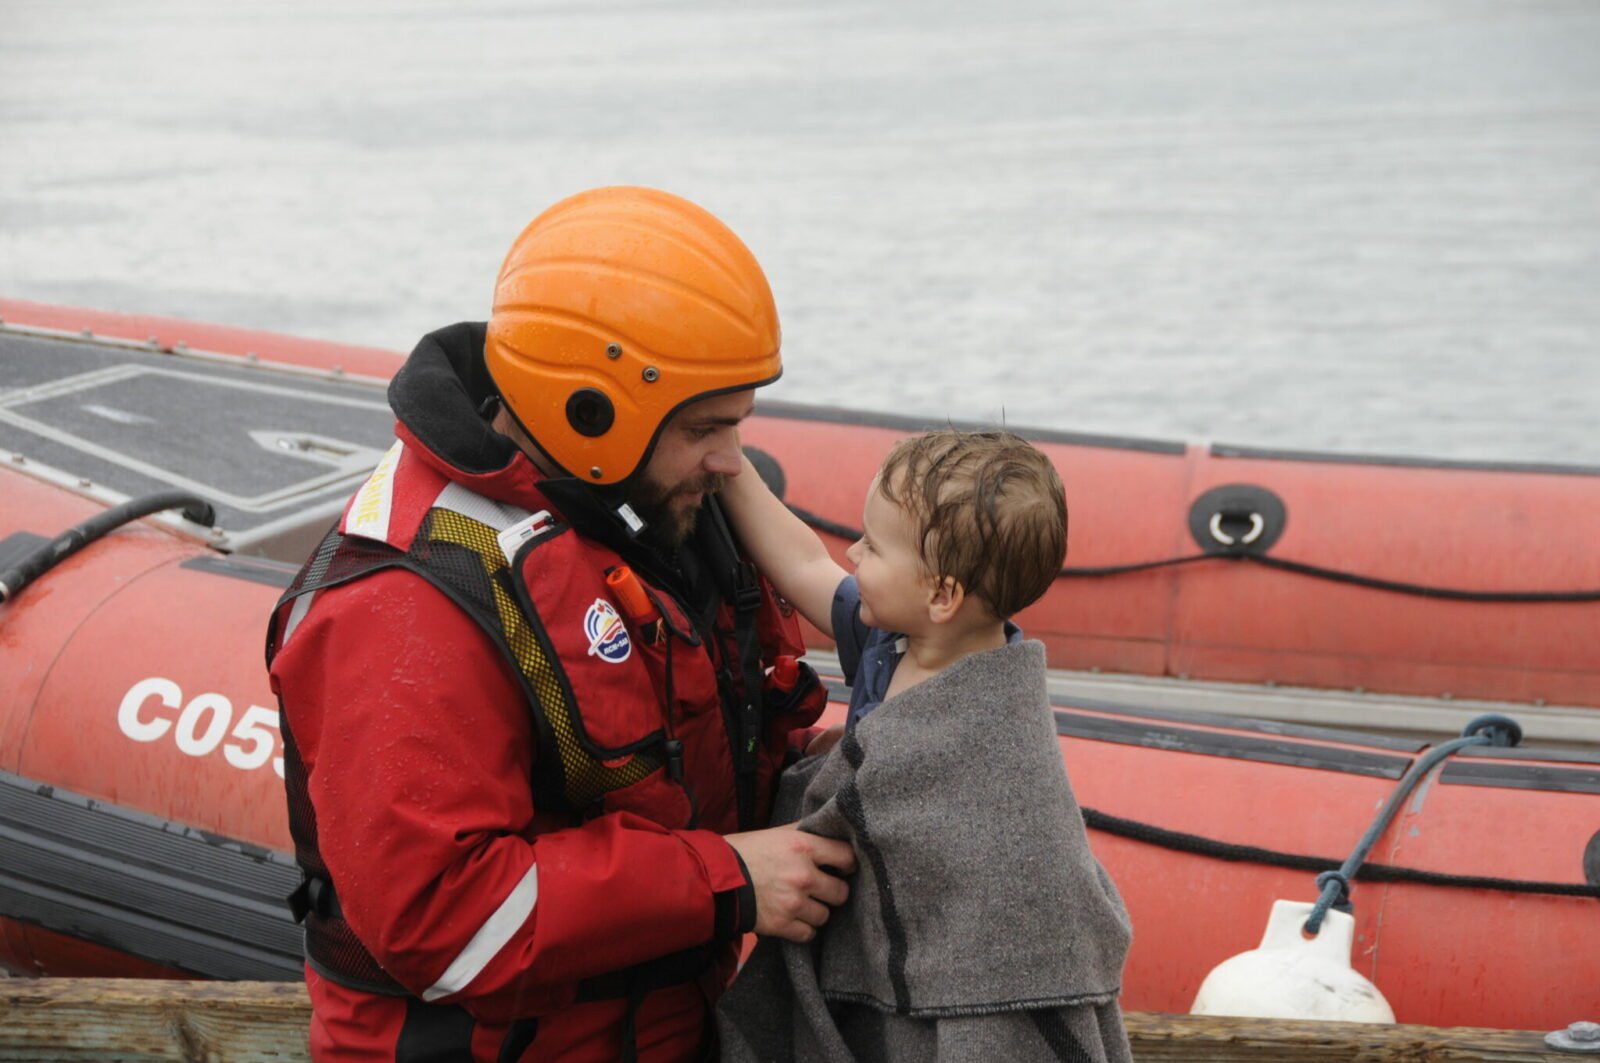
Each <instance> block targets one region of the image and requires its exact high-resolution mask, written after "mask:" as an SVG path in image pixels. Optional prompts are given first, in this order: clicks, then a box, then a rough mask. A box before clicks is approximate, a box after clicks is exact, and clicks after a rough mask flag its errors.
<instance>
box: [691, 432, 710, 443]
mask: <svg viewBox="0 0 1600 1063" xmlns="http://www.w3.org/2000/svg"><path fill="white" fill-rule="evenodd" d="M715 431H716V429H715V428H691V429H689V438H690V439H692V440H694V441H695V442H696V443H698V442H699V441H700V440H702V439H710V438H711V433H712V432H715Z"/></svg>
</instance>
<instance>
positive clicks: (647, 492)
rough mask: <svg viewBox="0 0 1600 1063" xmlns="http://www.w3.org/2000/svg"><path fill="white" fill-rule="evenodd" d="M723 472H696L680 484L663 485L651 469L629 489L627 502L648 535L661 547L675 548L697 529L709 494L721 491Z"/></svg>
mask: <svg viewBox="0 0 1600 1063" xmlns="http://www.w3.org/2000/svg"><path fill="white" fill-rule="evenodd" d="M725 480H726V477H725V476H723V475H722V474H721V473H696V474H695V475H693V476H691V477H690V478H689V479H687V480H685V481H682V482H680V483H678V484H663V483H660V482H658V481H656V480H654V479H652V478H651V477H650V476H649V474H648V472H647V473H646V475H644V476H641V477H639V478H638V479H637V481H636V482H635V483H633V484H630V485H629V487H628V489H627V491H626V498H627V502H628V505H630V506H632V507H633V511H634V513H636V514H638V516H639V519H641V520H643V521H644V522H645V524H646V526H647V530H646V531H645V534H646V535H647V536H649V537H650V538H651V539H652V540H653V541H654V542H655V543H656V544H657V545H658V546H661V547H664V548H666V549H668V550H675V549H677V548H678V547H680V546H682V545H683V544H684V543H685V542H686V541H687V540H688V538H689V535H690V534H691V533H692V532H693V531H694V526H695V522H696V520H697V519H698V518H699V515H700V504H701V503H702V502H704V501H705V498H706V495H708V494H712V493H715V492H717V491H720V490H722V485H723V482H724V481H725Z"/></svg>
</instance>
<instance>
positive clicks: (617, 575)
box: [606, 565, 661, 627]
mask: <svg viewBox="0 0 1600 1063" xmlns="http://www.w3.org/2000/svg"><path fill="white" fill-rule="evenodd" d="M606 587H607V588H609V589H610V591H611V595H612V597H614V598H616V600H617V604H618V605H620V606H622V612H623V615H625V616H626V617H627V618H628V619H629V620H631V621H632V622H633V624H634V626H635V627H641V626H643V625H645V624H648V623H650V622H651V621H652V620H655V619H657V618H658V617H659V616H660V615H661V614H660V613H659V612H657V611H656V603H655V602H652V601H651V600H650V596H649V595H648V594H646V593H645V590H644V585H643V584H641V583H640V582H639V577H638V576H635V575H634V574H633V569H631V568H629V567H628V566H627V565H618V566H617V567H616V568H614V569H612V570H611V571H610V572H607V573H606Z"/></svg>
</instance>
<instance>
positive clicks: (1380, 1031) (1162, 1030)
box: [0, 978, 1579, 1063]
mask: <svg viewBox="0 0 1600 1063" xmlns="http://www.w3.org/2000/svg"><path fill="white" fill-rule="evenodd" d="M309 1020H310V1006H309V1004H308V1002H307V999H306V991H305V987H304V986H302V985H299V984H297V983H284V982H170V981H155V980H141V979H111V978H55V979H50V978H45V979H24V978H11V979H0V1061H8V1063H9V1061H22V1060H28V1061H31V1063H68V1061H71V1063H86V1061H89V1060H97V1061H124V1063H155V1061H163V1063H165V1061H177V1063H224V1061H225V1063H293V1061H302V1060H309V1059H310V1055H309V1053H308V1051H307V1048H306V1027H307V1023H308V1022H309ZM1127 1025H1128V1035H1129V1037H1130V1039H1131V1040H1132V1042H1133V1051H1134V1058H1135V1059H1137V1060H1139V1061H1140V1063H1168V1061H1171V1063H1178V1061H1184V1063H1563V1061H1570V1060H1573V1059H1576V1058H1579V1057H1576V1056H1571V1055H1565V1054H1562V1053H1557V1052H1552V1051H1550V1050H1548V1049H1547V1048H1546V1047H1545V1044H1544V1034H1543V1032H1542V1031H1541V1032H1535V1031H1518V1030H1480V1029H1471V1028H1452V1029H1436V1028H1433V1027H1427V1026H1370V1025H1366V1024H1362V1023H1343V1022H1287V1021H1282V1020H1277V1019H1232V1018H1216V1017H1210V1016H1199V1015H1160V1014H1150V1013H1142V1012H1132V1013H1130V1014H1129V1015H1128V1016H1127Z"/></svg>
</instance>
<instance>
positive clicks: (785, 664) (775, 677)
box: [772, 654, 800, 693]
mask: <svg viewBox="0 0 1600 1063" xmlns="http://www.w3.org/2000/svg"><path fill="white" fill-rule="evenodd" d="M799 681H800V662H799V661H797V660H795V659H794V658H793V657H791V656H789V655H788V654H784V655H783V656H782V657H779V658H778V659H777V660H775V661H773V662H772V686H773V689H774V690H779V691H782V692H784V693H788V692H789V691H791V690H793V689H794V685H795V684H796V683H798V682H799Z"/></svg>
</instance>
